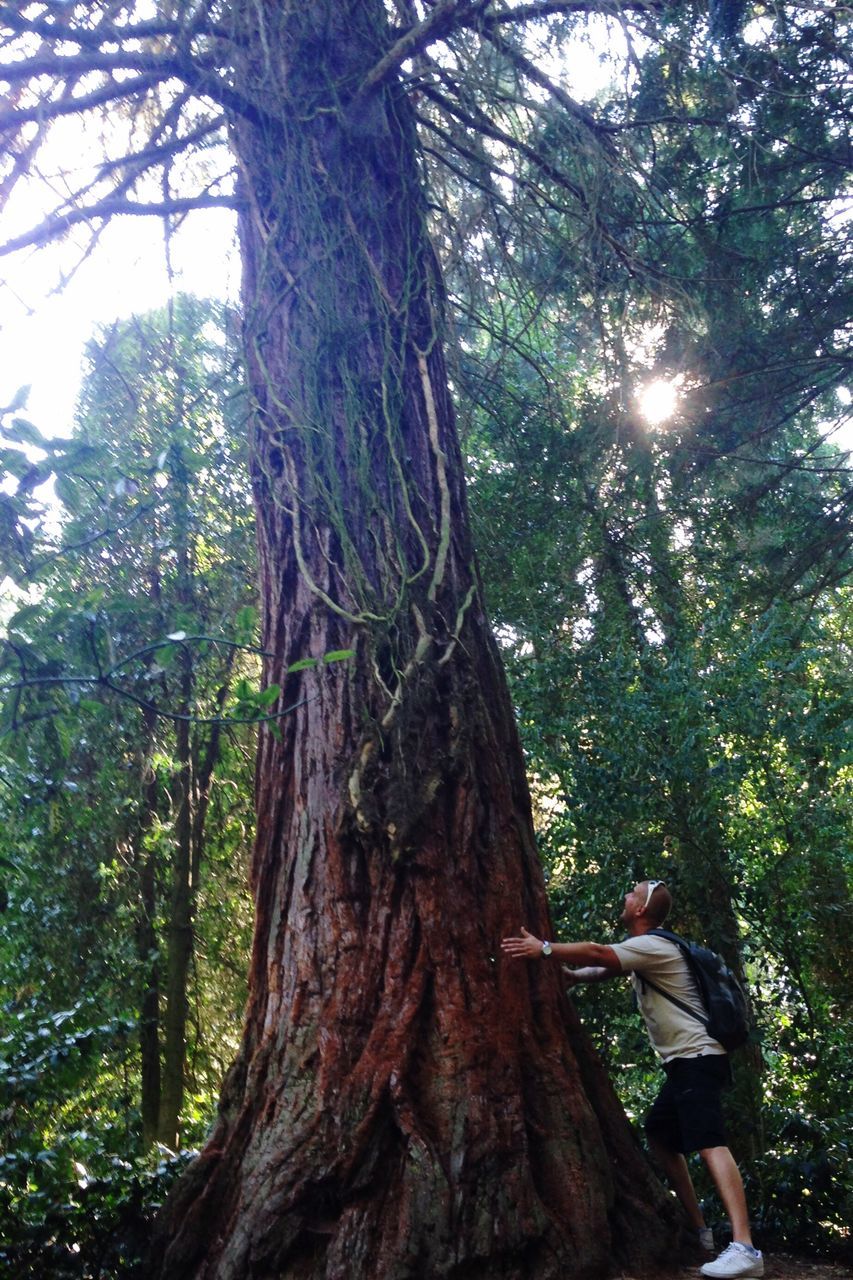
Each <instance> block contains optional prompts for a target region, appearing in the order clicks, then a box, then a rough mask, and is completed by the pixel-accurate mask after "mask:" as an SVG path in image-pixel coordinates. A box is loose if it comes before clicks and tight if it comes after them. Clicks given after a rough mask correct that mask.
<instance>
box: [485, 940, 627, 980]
mask: <svg viewBox="0 0 853 1280" xmlns="http://www.w3.org/2000/svg"><path fill="white" fill-rule="evenodd" d="M543 945H544V944H543V941H542V939H541V938H537V937H535V936H534V934H532V933H529V932H528V930H527V929H525V928H524V927H523V926H522V930H521V934H520V935H519V936H518V937H515V938H504V940H503V942H502V943H501V950H502V951H503V953H504V955H507V956H512V957H513V958H515V959H516V960H538V959H540V958H542V956H543V955H547V954H548V953H547V952H543V950H542V948H543ZM550 954H551V955H552V956H553V957H554V958H555V959H557V960H564V961H568V963H569V964H570V965H582V966H587V967H586V968H581V969H580V970H576V971H575V972H576V974H584V975H586V974H587V973H591V972H592V971H593V970H604V972H605V973H606V976H607V977H613V978H615V977H617V976H618V975H620V974H621V973H622V971H623V970H622V966H621V964H620V963H619V960H618V957H617V955H616V952H615V951H614V950H613V948H612V947H606V946H602V945H601V944H600V943H598V942H552V943H551V951H550ZM601 980H602V979H600V978H598V977H592V976H584V977H577V981H579V982H599V981H601Z"/></svg>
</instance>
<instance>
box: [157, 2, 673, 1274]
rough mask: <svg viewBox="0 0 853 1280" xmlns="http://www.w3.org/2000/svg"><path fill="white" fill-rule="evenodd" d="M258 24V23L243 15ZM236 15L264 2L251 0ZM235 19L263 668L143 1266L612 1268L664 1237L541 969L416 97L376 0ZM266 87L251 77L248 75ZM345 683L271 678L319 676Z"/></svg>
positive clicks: (539, 887) (317, 1270) (523, 821)
mask: <svg viewBox="0 0 853 1280" xmlns="http://www.w3.org/2000/svg"><path fill="white" fill-rule="evenodd" d="M250 7H251V6H250ZM251 8H252V13H254V12H255V7H251ZM272 9H273V6H267V7H266V9H265V11H264V12H265V13H266V15H267V18H268V21H267V22H266V25H265V26H264V29H263V31H262V32H258V31H257V30H256V29H255V26H254V24H253V23H247V26H246V31H245V38H246V42H247V43H246V55H245V56H246V78H247V84H252V85H253V86H254V90H255V95H254V96H255V98H256V100H257V101H258V102H259V103H260V102H263V105H264V107H265V110H266V111H267V112H269V111H270V110H271V104H278V106H280V107H281V115H280V119H279V122H278V123H276V124H275V125H273V124H272V123H271V121H270V119H269V116H267V117H266V118H265V119H264V121H263V122H262V123H259V124H257V125H254V126H250V125H248V124H246V123H245V122H244V123H242V124H241V125H240V126H239V127H238V128H237V129H236V130H235V146H236V149H237V152H238V156H239V162H240V166H241V172H242V175H243V191H244V197H245V200H246V210H247V211H246V213H245V215H244V216H243V219H242V227H241V233H242V243H243V251H244V263H245V274H244V290H245V305H246V328H247V354H248V366H249V377H250V383H251V387H252V392H253V395H254V397H255V402H256V429H255V437H254V467H253V469H254V482H255V493H256V498H257V505H258V517H259V542H260V552H261V573H262V589H263V590H262V594H263V600H264V609H265V612H264V629H265V634H264V647H265V649H267V650H268V651H270V652H272V653H274V654H275V655H276V657H275V658H274V659H271V660H270V661H269V662H268V665H267V671H266V677H267V679H268V680H269V681H270V682H274V683H280V684H281V685H282V706H289V705H292V704H293V703H297V704H298V705H297V708H296V710H295V711H293V712H292V713H291V714H290V715H288V716H286V717H285V718H284V719H283V720H282V722H281V736H280V738H278V739H277V738H276V737H274V736H273V735H272V734H271V733H264V734H263V735H262V739H261V745H260V752H259V758H258V771H257V804H258V834H257V846H256V853H255V862H254V893H255V899H256V904H257V925H256V935H255V942H254V952H253V958H252V970H251V986H250V1000H249V1006H248V1011H247V1020H246V1029H245V1038H244V1043H243V1048H242V1051H241V1054H240V1057H239V1059H238V1062H237V1063H236V1064H235V1066H234V1068H233V1069H232V1071H231V1073H230V1075H229V1078H228V1080H227V1082H226V1085H225V1089H224V1093H223V1099H222V1105H221V1111H220V1116H219V1120H218V1122H217V1125H216V1127H215V1130H214V1132H213V1134H212V1136H211V1139H210V1141H209V1143H208V1145H207V1147H206V1148H205V1150H204V1152H203V1153H202V1155H201V1156H200V1158H199V1159H198V1160H197V1161H196V1163H195V1164H194V1165H193V1166H192V1167H191V1169H190V1170H189V1172H188V1174H187V1175H186V1176H185V1178H184V1179H183V1180H182V1182H181V1183H180V1184H179V1186H178V1188H177V1189H176V1191H175V1193H174V1194H173V1196H172V1198H171V1200H170V1202H169V1204H168V1205H167V1207H166V1210H165V1212H164V1215H163V1217H162V1219H161V1222H160V1226H159V1231H158V1240H157V1245H156V1249H155V1255H154V1261H153V1263H152V1271H153V1274H156V1275H159V1276H161V1277H170V1278H171V1277H174V1278H175V1280H177V1277H181V1280H190V1278H192V1277H195V1278H198V1280H200V1278H201V1277H204V1278H205V1280H211V1278H212V1277H216V1278H217V1280H225V1278H226V1277H228V1278H234V1280H237V1277H239V1278H240V1280H250V1278H260V1277H264V1278H265V1280H267V1278H269V1280H272V1277H280V1276H287V1277H326V1278H328V1280H332V1278H336V1277H344V1276H347V1277H351V1276H377V1277H378V1276H381V1277H383V1280H396V1278H398V1277H400V1278H402V1277H416V1276H418V1277H421V1276H423V1277H426V1276H428V1277H434V1278H438V1277H460V1278H461V1277H466V1278H468V1277H477V1276H482V1277H489V1278H490V1280H498V1278H499V1277H507V1278H509V1277H518V1278H519V1280H520V1278H521V1277H525V1280H533V1278H541V1280H546V1278H549V1277H556V1276H558V1275H559V1276H561V1277H563V1276H565V1275H566V1274H567V1273H568V1274H571V1275H574V1276H586V1275H599V1274H604V1273H606V1272H608V1271H610V1270H612V1269H613V1268H614V1267H615V1266H616V1265H617V1264H621V1263H629V1264H630V1265H632V1266H634V1267H636V1268H643V1267H650V1266H651V1265H653V1264H655V1263H657V1262H659V1260H660V1259H661V1258H663V1257H664V1256H665V1255H666V1253H667V1251H668V1250H669V1249H671V1246H672V1235H673V1230H674V1227H673V1215H672V1212H671V1210H670V1208H669V1203H670V1202H669V1201H668V1200H665V1199H664V1197H663V1195H662V1192H661V1190H660V1188H659V1187H658V1185H657V1183H656V1182H655V1181H654V1180H653V1178H652V1177H651V1175H650V1173H649V1171H648V1168H647V1166H646V1164H645V1161H644V1159H643V1157H642V1154H641V1153H640V1150H639V1148H638V1146H637V1144H636V1142H635V1140H634V1138H633V1136H632V1134H631V1132H630V1129H629V1127H628V1124H627V1121H626V1120H625V1118H624V1115H623V1114H622V1112H621V1109H620V1108H619V1107H618V1104H617V1103H616V1100H615V1097H614V1095H613V1092H612V1090H611V1088H610V1086H609V1084H608V1083H607V1081H606V1079H605V1077H604V1075H603V1073H602V1071H601V1069H600V1067H599V1066H598V1064H597V1063H596V1061H595V1060H594V1057H593V1055H592V1053H591V1052H590V1049H589V1047H588V1045H587V1043H586V1041H585V1039H584V1037H583V1035H582V1033H581V1031H580V1029H579V1027H578V1025H577V1022H576V1020H575V1019H574V1016H573V1014H572V1013H571V1011H570V1009H569V1007H568V1004H567V1002H566V1000H565V997H564V996H563V995H562V994H561V992H560V984H559V973H558V970H557V968H556V967H548V965H547V963H546V962H543V963H542V964H541V965H539V966H532V967H530V968H526V967H524V966H523V965H513V964H511V963H509V962H506V961H503V960H501V959H500V958H499V950H498V944H499V940H500V938H501V936H502V935H504V934H506V933H507V932H508V931H510V930H515V929H516V928H517V927H518V925H519V924H520V923H522V922H524V923H526V924H527V925H529V926H530V927H531V928H533V929H538V930H541V931H545V930H546V929H547V919H548V915H547V906H546V899H545V893H544V886H543V881H542V876H541V873H540V869H539V864H538V861H537V857H536V852H535V848H534V842H533V836H532V825H531V814H530V805H529V800H528V794H527V788H526V783H525V778H524V771H523V762H522V758H521V751H520V747H519V743H518V739H517V736H516V732H515V726H514V723H513V716H512V708H511V706H510V703H509V698H508V694H507V691H506V687H505V684H504V680H503V675H502V671H501V667H500V662H499V659H498V656H497V653H496V649H495V645H494V642H493V640H492V638H491V636H490V633H489V629H488V625H487V621H486V619H485V616H484V612H483V608H482V603H481V600H480V594H479V588H478V584H477V580H476V572H475V569H474V566H473V557H472V551H471V546H470V540H469V532H468V521H467V515H466V509H465V497H464V491H463V482H462V467H461V459H460V456H459V449H458V444H457V441H456V435H455V428H454V420H453V411H452V406H451V402H450V398H449V394H448V390H447V380H446V376H445V369H444V363H443V356H442V349H441V342H440V329H439V318H438V313H439V310H440V303H439V297H438V280H437V275H436V268H435V264H434V261H433V258H432V255H431V252H430V249H429V245H428V241H427V237H426V232H425V220H424V204H423V198H422V195H421V193H420V188H419V182H418V173H417V167H416V146H415V136H414V129H413V124H412V120H411V116H410V112H409V109H408V104H407V102H406V100H405V98H404V96H403V94H402V92H401V91H400V89H399V87H398V86H397V84H396V82H391V83H389V85H388V86H387V87H384V88H381V89H377V90H375V91H374V92H373V93H371V94H370V95H369V96H367V97H359V95H358V86H359V85H360V84H361V83H362V82H363V80H364V78H365V77H366V75H367V74H368V72H369V71H370V69H371V68H372V67H373V66H375V65H376V64H377V63H378V62H379V60H380V58H381V56H382V54H383V53H384V51H385V49H386V48H387V47H388V44H389V43H390V38H389V35H388V32H387V30H386V28H385V26H384V16H383V7H382V4H381V3H380V2H379V0H375V2H374V0H359V2H358V3H356V2H355V0H348V2H346V3H342V2H340V0H334V2H333V0H318V2H316V3H314V4H308V5H302V6H292V7H291V6H283V9H284V10H285V11H284V12H278V7H276V13H273V12H272ZM253 77H254V79H253ZM341 648H347V649H352V650H353V651H354V656H353V658H352V659H351V660H350V661H349V662H347V663H340V664H333V665H328V666H324V665H321V667H320V668H318V669H314V670H309V671H307V672H300V673H294V674H291V675H290V676H288V675H287V670H286V669H287V666H288V664H289V663H291V662H293V661H294V660H296V659H299V658H302V657H304V656H306V655H313V656H315V657H318V658H319V657H321V656H322V655H323V654H324V653H327V652H329V651H331V650H336V649H341Z"/></svg>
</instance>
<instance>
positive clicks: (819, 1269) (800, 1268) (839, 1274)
mask: <svg viewBox="0 0 853 1280" xmlns="http://www.w3.org/2000/svg"><path fill="white" fill-rule="evenodd" d="M681 1274H682V1275H683V1276H684V1277H685V1280H687V1277H693V1276H698V1275H699V1268H698V1267H684V1268H683V1269H682V1273H681ZM764 1280H853V1267H848V1266H845V1265H844V1264H843V1263H839V1262H820V1261H817V1260H815V1259H812V1258H796V1257H794V1256H793V1255H792V1254H790V1253H767V1254H765V1257H764Z"/></svg>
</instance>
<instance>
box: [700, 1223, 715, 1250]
mask: <svg viewBox="0 0 853 1280" xmlns="http://www.w3.org/2000/svg"><path fill="white" fill-rule="evenodd" d="M698 1235H699V1248H700V1249H704V1250H705V1252H706V1253H713V1252H714V1233H713V1231H712V1230H711V1228H710V1227H701V1228H700V1230H699V1232H698Z"/></svg>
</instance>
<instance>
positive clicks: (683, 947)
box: [640, 929, 710, 1031]
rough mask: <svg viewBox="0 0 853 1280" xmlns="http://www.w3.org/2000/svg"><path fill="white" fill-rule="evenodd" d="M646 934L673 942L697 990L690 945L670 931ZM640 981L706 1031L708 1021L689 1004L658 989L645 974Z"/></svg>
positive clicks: (653, 930) (651, 930) (652, 930)
mask: <svg viewBox="0 0 853 1280" xmlns="http://www.w3.org/2000/svg"><path fill="white" fill-rule="evenodd" d="M648 934H653V935H654V936H655V937H656V938H665V939H666V940H667V942H674V943H675V944H676V946H677V947H678V949H679V951H680V952H681V953H682V955H683V956H684V959H685V960H686V962H687V968H688V970H689V972H690V976H691V978H692V979H693V983H694V986H696V988H697V990H698V987H699V984H698V982H697V981H696V976H695V974H694V973H693V965H692V963H691V956H690V943H689V942H685V940H684V939H683V938H680V937H679V936H678V934H677V933H673V932H672V931H671V930H670V929H649V930H648V931H647V935H646V936H648ZM640 981H641V982H643V983H645V985H646V986H649V987H651V988H652V990H653V991H656V992H657V993H658V995H659V996H663V998H664V1000H668V1001H669V1002H670V1004H674V1005H676V1006H677V1007H678V1008H679V1009H680V1010H681V1011H682V1013H686V1014H688V1015H689V1016H690V1017H691V1018H695V1019H696V1021H697V1022H701V1023H702V1026H703V1027H704V1028H705V1030H706V1031H707V1030H708V1027H709V1025H710V1023H709V1020H708V1019H707V1018H706V1017H703V1016H702V1014H701V1013H697V1012H696V1010H695V1009H691V1008H690V1005H689V1004H685V1003H684V1001H683V1000H679V999H678V996H674V995H672V994H671V993H670V992H669V991H664V989H663V987H659V986H658V985H657V983H656V982H652V980H651V978H648V977H646V975H645V974H641V975H640ZM699 999H700V1000H701V999H702V995H701V992H699Z"/></svg>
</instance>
